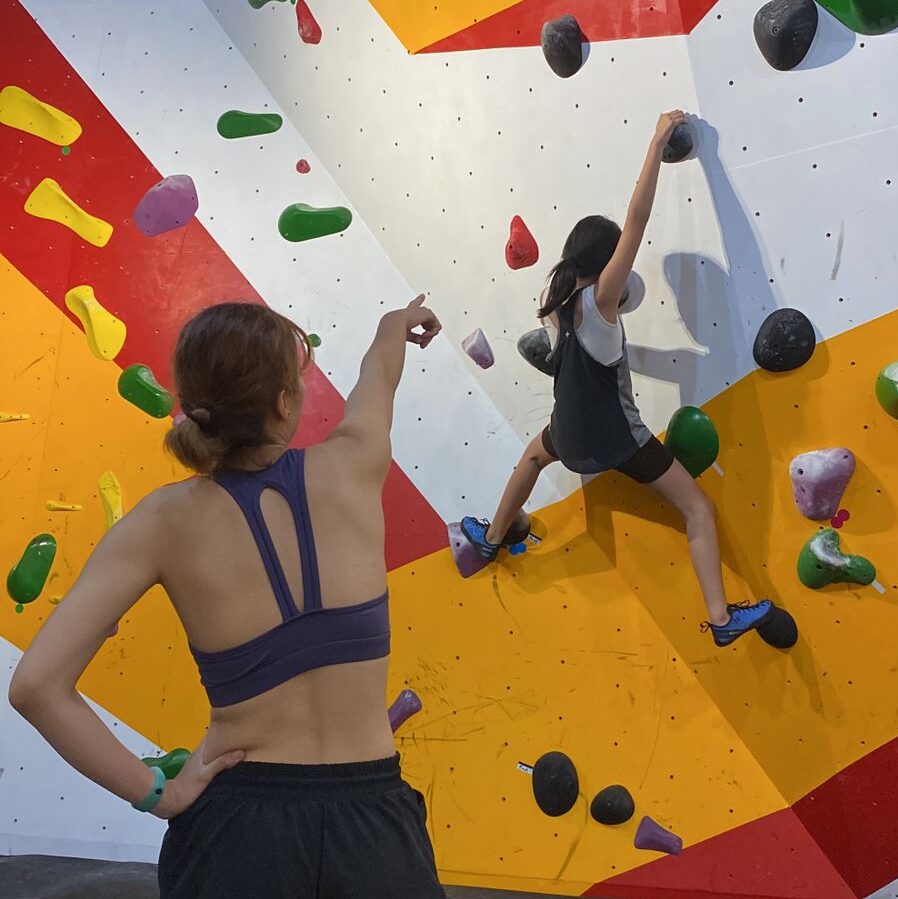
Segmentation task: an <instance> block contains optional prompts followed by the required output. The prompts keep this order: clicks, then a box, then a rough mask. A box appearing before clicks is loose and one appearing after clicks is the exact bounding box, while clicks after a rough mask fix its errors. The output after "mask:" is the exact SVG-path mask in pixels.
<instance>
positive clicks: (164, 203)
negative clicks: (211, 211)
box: [134, 175, 200, 237]
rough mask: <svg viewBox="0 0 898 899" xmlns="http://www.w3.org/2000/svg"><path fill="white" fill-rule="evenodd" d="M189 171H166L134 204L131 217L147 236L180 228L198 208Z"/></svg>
mask: <svg viewBox="0 0 898 899" xmlns="http://www.w3.org/2000/svg"><path fill="white" fill-rule="evenodd" d="M199 205H200V203H199V200H198V199H197V195H196V185H195V184H194V183H193V178H191V177H190V175H169V176H168V177H167V178H163V179H162V180H161V181H160V182H159V183H158V184H154V185H153V186H152V187H151V188H150V189H149V190H148V191H147V192H146V193H145V194H144V195H143V198H142V199H141V201H140V202H139V203H138V204H137V208H136V209H135V210H134V221H135V222H136V224H137V227H138V228H140V230H141V231H143V233H144V234H145V235H146V236H147V237H155V236H156V235H157V234H164V233H165V232H166V231H174V229H175V228H182V227H183V226H184V225H186V224H187V223H188V222H189V221H190V220H191V219H192V218H193V216H194V215H195V213H196V211H197V209H199Z"/></svg>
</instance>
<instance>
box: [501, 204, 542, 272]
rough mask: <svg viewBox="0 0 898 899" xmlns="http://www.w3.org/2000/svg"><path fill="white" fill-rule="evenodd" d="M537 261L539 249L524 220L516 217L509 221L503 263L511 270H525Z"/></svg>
mask: <svg viewBox="0 0 898 899" xmlns="http://www.w3.org/2000/svg"><path fill="white" fill-rule="evenodd" d="M537 259H539V247H538V246H537V245H536V240H534V238H533V235H532V234H531V233H530V229H529V228H528V227H527V226H526V225H525V224H524V220H523V219H522V218H521V217H520V216H519V215H516V216H515V217H514V218H513V219H512V220H511V235H510V236H509V238H508V243H507V244H505V261H506V262H507V263H508V267H509V268H512V269H519V268H527V266H530V265H533V264H534V263H535V262H536V261H537Z"/></svg>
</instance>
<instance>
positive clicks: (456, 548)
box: [447, 521, 489, 577]
mask: <svg viewBox="0 0 898 899" xmlns="http://www.w3.org/2000/svg"><path fill="white" fill-rule="evenodd" d="M447 530H448V532H449V548H450V549H451V550H452V558H453V559H455V566H456V568H458V573H459V574H460V575H461V576H462V577H471V575H473V574H477V572H478V571H483V569H484V568H486V566H487V565H489V562H487V561H486V559H484V558H483V556H481V555H480V552H479V551H478V549H477V547H476V546H474V544H473V543H471V541H470V540H468V538H467V537H466V536H465V535H464V532H463V531H462V529H461V522H459V521H453V522H452V523H451V524H450V525H449V526H448V528H447Z"/></svg>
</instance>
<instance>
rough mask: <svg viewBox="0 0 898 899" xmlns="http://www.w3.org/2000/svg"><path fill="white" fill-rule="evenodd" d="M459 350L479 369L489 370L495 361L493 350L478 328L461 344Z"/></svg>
mask: <svg viewBox="0 0 898 899" xmlns="http://www.w3.org/2000/svg"><path fill="white" fill-rule="evenodd" d="M461 348H462V349H463V350H464V351H465V352H466V353H467V354H468V355H469V356H470V357H471V358H472V359H473V360H474V361H475V362H476V363H477V364H478V365H479V366H480V367H481V368H489V367H490V366H491V365H492V364H493V363H494V362H495V361H496V359H495V357H494V356H493V349H492V347H491V346H490V344H489V341H488V340H487V339H486V334H484V333H483V331H481V330H480V328H478V329H477V330H476V331H474V333H473V334H469V335H468V336H467V337H466V338H465V339H464V340H463V341H462V342H461Z"/></svg>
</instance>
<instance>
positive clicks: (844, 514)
mask: <svg viewBox="0 0 898 899" xmlns="http://www.w3.org/2000/svg"><path fill="white" fill-rule="evenodd" d="M849 518H851V514H850V513H849V511H848V510H847V509H839V511H838V512H836V514H835V515H833V517H832V518H831V519H830V520H829V523H830V524H831V525H832V526H833V527H834V528H836V529H837V530H838V529H839V528H840V527H842V525H843V524H845V522H846V521H848V519H849Z"/></svg>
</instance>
